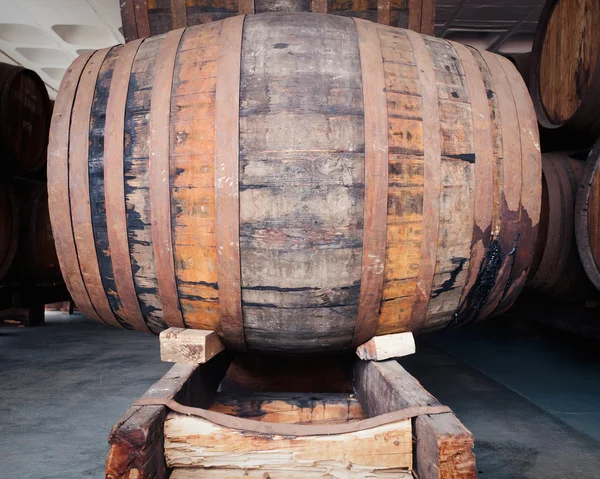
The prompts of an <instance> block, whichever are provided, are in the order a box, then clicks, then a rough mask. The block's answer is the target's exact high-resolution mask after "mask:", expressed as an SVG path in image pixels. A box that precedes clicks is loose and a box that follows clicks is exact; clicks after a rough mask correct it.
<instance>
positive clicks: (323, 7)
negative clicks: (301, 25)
mask: <svg viewBox="0 0 600 479" xmlns="http://www.w3.org/2000/svg"><path fill="white" fill-rule="evenodd" d="M310 11H311V12H313V13H327V0H310Z"/></svg>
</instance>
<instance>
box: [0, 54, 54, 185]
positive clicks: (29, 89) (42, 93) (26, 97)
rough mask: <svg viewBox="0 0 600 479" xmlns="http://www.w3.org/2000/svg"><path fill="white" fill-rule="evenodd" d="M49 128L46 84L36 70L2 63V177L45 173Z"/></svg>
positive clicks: (0, 139) (0, 74)
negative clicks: (43, 171)
mask: <svg viewBox="0 0 600 479" xmlns="http://www.w3.org/2000/svg"><path fill="white" fill-rule="evenodd" d="M49 128H50V100H49V98H48V92H47V91H46V86H45V85H44V82H43V81H42V80H41V79H40V77H39V76H38V75H37V73H35V72H34V71H31V70H27V69H25V68H23V67H20V66H14V65H9V64H7V63H0V174H2V175H7V174H30V173H38V172H40V171H42V170H43V169H44V167H45V166H46V146H47V144H48V131H49Z"/></svg>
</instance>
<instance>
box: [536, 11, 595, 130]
mask: <svg viewBox="0 0 600 479" xmlns="http://www.w3.org/2000/svg"><path fill="white" fill-rule="evenodd" d="M599 22H600V4H599V3H598V2H597V1H596V0H584V1H579V0H549V1H548V2H546V5H545V7H544V10H543V11H542V14H541V15H540V19H539V21H538V26H537V30H536V33H535V39H534V44H533V50H532V55H531V82H530V91H531V96H532V98H533V103H534V105H535V109H536V113H537V116H538V121H539V122H540V124H541V125H542V126H544V127H546V128H557V127H560V126H562V125H566V126H568V127H569V128H571V129H575V130H579V131H583V132H587V133H590V134H592V135H594V136H598V134H599V133H600V120H599V119H598V118H599V117H598V106H599V101H600V100H599V98H600V32H599V31H598V28H597V26H598V23H599Z"/></svg>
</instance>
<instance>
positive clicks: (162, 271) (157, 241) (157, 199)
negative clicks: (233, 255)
mask: <svg viewBox="0 0 600 479" xmlns="http://www.w3.org/2000/svg"><path fill="white" fill-rule="evenodd" d="M183 32H184V30H174V31H172V32H169V33H168V34H167V36H166V37H165V39H164V41H163V43H162V45H161V47H160V50H159V53H158V56H157V58H156V71H155V74H154V82H153V84H152V101H151V107H150V145H149V149H150V161H149V178H148V181H149V188H150V207H151V209H152V218H151V220H152V247H153V251H154V261H155V264H156V278H157V280H158V290H159V291H160V299H161V303H162V307H163V312H164V318H165V321H166V322H167V324H168V325H169V326H170V327H176V328H181V327H184V326H185V324H184V321H183V315H182V313H181V306H180V304H179V293H178V291H177V281H176V278H175V260H174V257H173V236H172V233H171V232H172V226H171V191H170V182H169V172H170V168H169V159H170V114H171V108H170V107H171V90H172V88H173V70H174V69H175V60H176V57H177V49H178V47H179V42H180V41H181V37H182V35H183Z"/></svg>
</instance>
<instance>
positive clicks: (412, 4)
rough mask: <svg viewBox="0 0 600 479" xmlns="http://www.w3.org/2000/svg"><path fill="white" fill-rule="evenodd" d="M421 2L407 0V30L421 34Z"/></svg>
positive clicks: (418, 0) (421, 0)
mask: <svg viewBox="0 0 600 479" xmlns="http://www.w3.org/2000/svg"><path fill="white" fill-rule="evenodd" d="M422 3H423V0H408V27H407V28H408V29H409V30H412V31H414V32H419V33H420V32H421V18H422V13H423V12H422V10H423V5H422Z"/></svg>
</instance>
